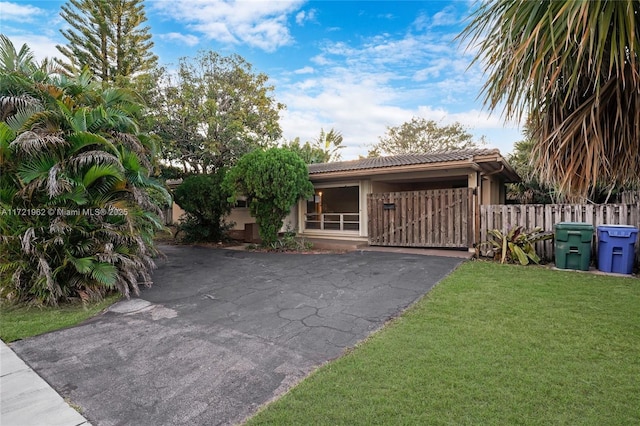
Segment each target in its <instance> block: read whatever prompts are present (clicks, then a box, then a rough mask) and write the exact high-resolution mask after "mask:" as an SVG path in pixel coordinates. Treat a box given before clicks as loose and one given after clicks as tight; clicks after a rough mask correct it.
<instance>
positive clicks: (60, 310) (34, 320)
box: [0, 295, 120, 343]
mask: <svg viewBox="0 0 640 426" xmlns="http://www.w3.org/2000/svg"><path fill="white" fill-rule="evenodd" d="M119 299H120V295H112V296H108V297H106V298H105V299H104V300H103V301H102V302H98V303H91V304H86V305H83V304H81V303H77V304H66V305H60V306H59V307H57V308H55V307H34V306H15V305H6V304H2V305H0V318H1V319H2V321H0V339H2V340H3V341H4V342H6V343H9V342H13V341H15V340H20V339H26V338H27V337H31V336H36V335H38V334H42V333H47V332H49V331H53V330H59V329H61V328H65V327H71V326H73V325H76V324H79V323H81V322H82V321H84V320H86V319H88V318H91V317H93V316H94V315H96V314H98V313H99V312H101V311H102V310H103V309H105V308H107V307H108V306H109V305H111V304H113V303H115V302H116V301H118V300H119Z"/></svg>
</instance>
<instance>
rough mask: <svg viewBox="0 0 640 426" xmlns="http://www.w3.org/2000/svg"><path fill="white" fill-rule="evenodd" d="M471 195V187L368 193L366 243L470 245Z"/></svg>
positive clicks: (407, 245) (386, 244)
mask: <svg viewBox="0 0 640 426" xmlns="http://www.w3.org/2000/svg"><path fill="white" fill-rule="evenodd" d="M473 197H474V195H473V189H472V188H457V189H439V190H433V191H407V192H385V193H379V194H369V195H368V196H367V208H368V216H369V223H368V230H369V244H370V245H375V246H402V247H450V248H454V247H456V248H467V247H470V243H471V241H472V238H473V214H472V212H473V210H472V209H473Z"/></svg>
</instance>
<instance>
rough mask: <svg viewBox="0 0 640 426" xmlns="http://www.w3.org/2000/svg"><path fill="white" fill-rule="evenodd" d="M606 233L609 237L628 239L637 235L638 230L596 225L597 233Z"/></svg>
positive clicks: (630, 227) (632, 227) (618, 226)
mask: <svg viewBox="0 0 640 426" xmlns="http://www.w3.org/2000/svg"><path fill="white" fill-rule="evenodd" d="M600 232H606V233H607V234H609V236H611V237H625V238H627V237H630V236H631V235H633V234H637V233H638V228H636V227H635V226H631V225H598V233H600Z"/></svg>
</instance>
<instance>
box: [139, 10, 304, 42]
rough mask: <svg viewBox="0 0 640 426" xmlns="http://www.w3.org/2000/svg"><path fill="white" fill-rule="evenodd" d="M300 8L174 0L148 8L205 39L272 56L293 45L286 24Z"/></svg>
mask: <svg viewBox="0 0 640 426" xmlns="http://www.w3.org/2000/svg"><path fill="white" fill-rule="evenodd" d="M302 4H303V1H302V0H295V1H286V2H284V1H241V0H174V1H171V2H168V1H158V2H150V3H149V6H150V7H152V8H154V9H155V10H156V11H158V12H159V13H162V14H165V15H166V16H168V17H170V18H171V19H173V20H176V21H179V22H182V23H184V24H186V26H187V27H188V28H189V29H190V30H192V31H195V32H199V33H201V34H203V35H204V36H205V37H206V38H209V39H214V40H216V41H218V42H222V43H229V44H240V43H244V44H247V45H249V46H253V47H258V48H260V49H262V50H265V51H267V52H272V51H275V50H276V49H278V48H279V47H281V46H285V45H288V44H291V43H292V42H293V39H292V37H291V34H290V32H289V28H288V27H287V21H288V18H289V16H290V15H291V14H293V13H295V12H296V11H297V10H298V9H299V8H300V6H301V5H302Z"/></svg>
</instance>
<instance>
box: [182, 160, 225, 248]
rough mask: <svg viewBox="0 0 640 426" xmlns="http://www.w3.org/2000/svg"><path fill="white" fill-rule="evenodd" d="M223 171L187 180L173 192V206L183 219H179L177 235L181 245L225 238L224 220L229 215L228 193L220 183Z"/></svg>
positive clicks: (194, 176)
mask: <svg viewBox="0 0 640 426" xmlns="http://www.w3.org/2000/svg"><path fill="white" fill-rule="evenodd" d="M224 176H225V170H224V169H220V170H218V171H217V172H216V173H212V174H207V175H193V176H189V177H188V178H186V179H185V180H184V182H182V184H181V185H180V186H178V187H177V188H176V189H175V191H174V199H175V202H176V203H177V204H178V205H179V206H180V207H182V209H183V210H184V211H185V212H186V215H185V216H184V217H182V218H180V223H179V225H178V231H177V233H176V236H177V235H179V234H180V233H183V234H184V237H183V240H184V241H185V242H218V241H222V240H223V239H224V237H225V234H226V231H227V230H228V226H227V225H226V224H225V222H224V216H225V215H226V214H228V213H229V212H230V211H231V204H230V203H229V202H228V201H227V198H228V197H229V195H230V194H229V193H228V192H226V191H225V190H224V189H223V188H222V186H221V183H222V181H223V179H224Z"/></svg>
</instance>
